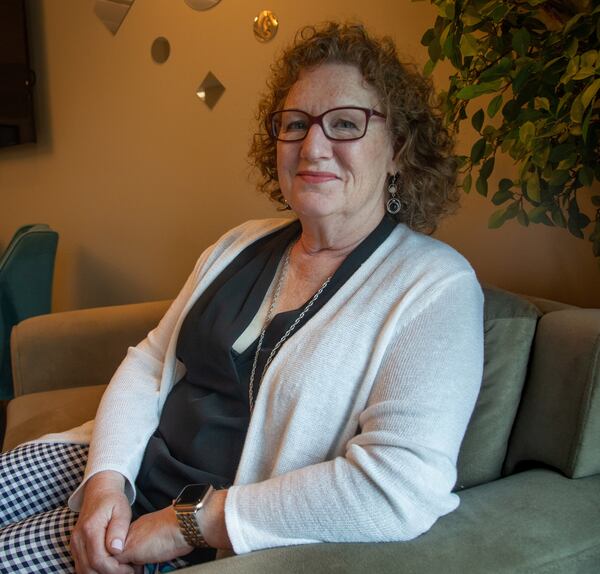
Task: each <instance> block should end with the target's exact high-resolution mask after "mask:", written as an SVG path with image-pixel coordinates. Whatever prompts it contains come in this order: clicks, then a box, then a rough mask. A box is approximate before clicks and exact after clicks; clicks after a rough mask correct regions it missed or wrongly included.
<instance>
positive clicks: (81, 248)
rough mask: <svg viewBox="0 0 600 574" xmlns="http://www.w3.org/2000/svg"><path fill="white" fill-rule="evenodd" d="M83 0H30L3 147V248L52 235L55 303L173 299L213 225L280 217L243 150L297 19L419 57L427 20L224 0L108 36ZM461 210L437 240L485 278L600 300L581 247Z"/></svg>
mask: <svg viewBox="0 0 600 574" xmlns="http://www.w3.org/2000/svg"><path fill="white" fill-rule="evenodd" d="M93 4H94V3H93V1H92V0H60V1H55V0H33V1H31V2H30V20H31V23H30V36H31V43H32V44H33V59H34V66H35V69H36V71H37V75H38V78H39V84H38V98H37V102H38V108H37V112H38V118H39V143H38V144H37V145H32V146H20V147H17V148H12V149H1V150H0V218H1V219H0V246H5V245H6V243H7V242H8V240H9V239H10V237H11V235H12V233H13V232H14V230H15V229H16V228H17V227H18V226H19V225H22V224H25V223H32V222H47V223H49V224H50V225H51V226H52V227H54V228H55V229H57V230H58V231H59V232H60V243H59V251H58V256H57V263H56V275H55V288H54V309H55V310H62V309H71V308H78V307H88V306H95V305H106V304H116V303H125V302H133V301H142V300H152V299H157V298H166V297H172V296H174V295H175V293H176V292H177V289H178V287H179V286H180V285H181V283H182V282H183V281H184V279H185V277H186V276H187V274H188V272H189V271H190V270H191V267H192V266H193V263H194V261H195V259H196V257H197V256H198V254H199V253H200V252H201V250H202V249H203V248H204V247H206V246H207V245H208V244H209V243H211V242H212V241H214V240H215V239H216V238H217V237H218V236H219V235H220V234H221V233H222V232H223V231H225V230H226V229H228V228H230V227H231V226H233V225H235V224H237V223H239V222H241V221H244V220H246V219H248V218H256V217H264V216H271V215H274V214H276V212H275V211H274V209H273V207H272V206H270V204H269V203H268V202H267V201H266V200H265V199H263V198H262V197H259V196H258V195H257V194H256V192H255V191H254V190H253V186H252V184H251V182H250V180H249V168H248V165H247V161H246V149H247V146H248V141H249V139H250V135H251V133H252V117H253V113H254V106H255V102H256V99H257V93H258V92H259V91H260V90H261V89H262V86H263V85H264V81H265V78H266V74H267V70H268V65H269V62H270V61H271V60H272V58H273V56H274V55H275V54H276V53H277V51H278V50H279V49H280V48H281V47H282V46H283V45H284V44H285V43H286V41H287V40H289V39H290V38H291V36H292V35H293V33H294V31H295V30H296V29H297V27H298V26H300V25H301V24H305V23H308V22H310V21H319V20H322V19H326V18H352V17H355V18H356V17H358V18H361V19H362V20H363V21H364V22H365V23H366V24H367V25H368V26H370V27H371V28H372V29H374V30H376V31H377V32H378V33H387V34H391V35H392V36H394V37H395V38H396V40H397V43H398V46H399V48H400V50H401V52H403V53H404V54H406V55H408V56H410V57H411V58H413V59H415V60H416V61H418V62H421V63H423V62H424V59H425V52H424V50H423V48H422V47H421V46H420V44H419V39H420V36H421V34H422V32H423V31H424V30H425V29H426V28H427V27H428V25H429V24H430V23H431V22H432V21H433V19H434V17H435V11H434V9H433V8H432V7H431V6H430V5H429V3H426V2H418V3H413V2H410V1H409V0H398V1H396V2H390V1H389V0H370V1H369V2H365V1H364V0H303V1H302V2H291V1H289V0H273V1H271V2H269V3H265V2H258V1H255V0H223V1H222V2H221V4H219V5H218V6H217V7H216V8H214V9H212V10H210V11H207V12H194V11H192V10H190V9H189V8H188V7H187V6H186V5H185V4H184V2H183V0H178V1H176V0H137V1H136V2H135V4H134V6H133V8H132V9H131V11H130V13H129V16H128V17H127V19H126V20H125V22H124V24H123V26H122V27H121V30H120V31H119V33H118V34H117V35H116V36H115V37H113V36H112V35H111V34H110V33H109V32H108V31H107V30H106V29H105V28H104V26H103V25H102V24H101V23H100V22H99V20H98V19H97V18H96V17H95V15H94V13H93ZM264 8H270V9H272V10H274V11H275V13H276V14H277V16H278V17H279V19H280V22H281V27H280V32H279V34H278V36H277V37H276V39H275V40H274V41H273V42H271V43H268V44H260V43H258V42H257V41H256V40H255V39H254V37H253V35H252V20H253V17H254V16H255V14H256V13H258V11H259V10H261V9H264ZM157 36H165V37H167V38H168V39H169V40H170V42H171V47H172V51H171V58H170V59H169V61H168V62H167V63H166V64H164V65H157V64H155V63H154V62H153V61H152V60H151V58H150V45H151V43H152V41H153V40H154V38H155V37H157ZM209 70H211V71H212V72H213V73H214V74H215V75H216V76H217V77H218V78H219V79H220V80H221V81H222V82H223V83H224V84H225V86H226V88H227V91H226V92H225V95H224V97H223V98H222V99H221V101H220V102H219V103H218V104H217V106H216V107H215V108H214V110H212V111H209V110H208V109H207V108H206V107H205V106H204V104H203V103H201V102H200V101H199V100H197V98H196V97H195V95H194V92H195V89H196V87H197V85H198V84H199V82H200V81H201V80H202V79H203V78H204V76H205V74H206V73H207V72H208V71H209ZM441 81H443V78H442V76H441V74H439V75H438V78H437V83H438V85H440V84H441ZM462 138H463V141H462V142H461V145H462V146H464V147H466V148H468V146H469V143H470V142H469V138H470V136H469V134H464V135H463V136H462ZM511 169H512V168H511V167H510V166H506V173H510V170H511ZM463 205H464V207H463V209H462V211H461V212H460V214H459V215H457V216H455V217H454V218H452V219H451V220H448V221H447V223H445V224H444V225H443V226H442V228H441V229H440V231H439V232H438V236H439V237H440V238H442V239H444V240H445V241H447V242H449V243H450V244H452V245H454V246H455V247H456V248H457V249H459V250H460V251H461V252H462V253H463V254H464V255H465V256H466V257H467V258H468V259H469V260H470V261H471V262H472V264H473V265H474V267H475V268H476V270H477V272H478V274H479V276H480V278H481V279H482V280H483V281H487V282H492V283H495V284H497V285H499V286H502V287H505V288H508V289H513V290H517V291H521V292H528V293H532V294H536V295H540V296H546V297H552V298H558V299H562V300H565V301H569V302H573V303H576V304H581V305H587V306H600V271H599V269H598V267H597V266H596V262H595V261H594V258H593V257H592V255H591V250H590V246H589V242H587V241H585V242H584V241H579V240H576V239H574V238H571V237H569V236H568V235H567V234H566V233H565V232H564V231H558V230H556V229H548V228H543V227H535V228H529V229H524V228H520V227H519V226H518V225H517V224H514V223H510V224H508V225H506V226H505V228H503V229H501V230H499V231H491V230H488V229H487V228H486V222H487V218H488V216H489V214H490V213H491V211H493V209H494V207H493V206H492V205H491V204H490V203H489V202H486V201H485V200H483V199H482V198H480V197H477V196H476V195H471V196H468V197H465V199H464V200H463Z"/></svg>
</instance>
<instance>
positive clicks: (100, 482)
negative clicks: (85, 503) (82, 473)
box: [85, 470, 125, 492]
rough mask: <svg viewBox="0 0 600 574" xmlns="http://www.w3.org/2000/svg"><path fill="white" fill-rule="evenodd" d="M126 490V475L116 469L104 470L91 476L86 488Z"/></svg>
mask: <svg viewBox="0 0 600 574" xmlns="http://www.w3.org/2000/svg"><path fill="white" fill-rule="evenodd" d="M92 488H93V489H100V490H119V491H120V492H123V491H124V490H125V477H124V476H123V475H122V474H121V473H120V472H117V471H116V470H102V471H100V472H97V473H96V474H94V475H92V476H90V478H88V480H87V482H86V484H85V490H86V491H87V490H88V489H92Z"/></svg>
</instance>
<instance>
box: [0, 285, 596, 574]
mask: <svg viewBox="0 0 600 574" xmlns="http://www.w3.org/2000/svg"><path fill="white" fill-rule="evenodd" d="M484 292H485V367H484V377H483V382H482V387H481V392H480V395H479V398H478V401H477V405H476V407H475V411H474V413H473V416H472V418H471V421H470V423H469V427H468V429H467V433H466V435H465V438H464V441H463V444H462V447H461V451H460V456H459V461H458V480H457V483H456V491H457V492H458V493H459V495H460V498H461V504H460V506H459V508H458V509H457V510H456V511H454V512H453V513H451V514H449V515H447V516H444V517H442V518H440V519H439V520H438V521H437V522H436V524H435V525H434V526H433V527H432V529H431V530H430V531H429V532H427V533H426V534H423V535H422V536H420V537H418V538H416V539H414V540H412V541H409V542H394V543H383V544H382V543H379V544H376V543H363V544H329V543H328V544H316V545H302V546H294V547H286V548H274V549H270V550H263V551H259V552H253V553H250V554H246V555H241V556H232V557H228V558H224V559H221V560H217V561H215V562H212V563H208V564H203V565H198V566H194V567H190V568H188V569H185V570H184V572H189V573H197V574H228V573H230V572H236V573H239V572H244V574H258V573H261V574H265V573H278V574H279V573H281V572H286V573H290V574H300V573H303V574H304V573H315V572H318V573H321V572H326V573H330V572H331V573H334V572H335V573H338V572H339V573H355V572H356V573H358V572H360V573H364V572H373V573H383V574H385V573H394V574H405V573H406V574H408V573H444V574H454V573H457V574H458V573H460V574H473V573H475V574H476V573H480V572H481V573H484V572H485V573H509V572H510V573H514V572H535V573H542V572H543V573H546V572H548V573H568V574H572V573H581V574H584V573H585V574H592V573H594V574H597V573H598V572H600V309H582V308H578V307H573V306H569V305H564V304H561V303H558V302H553V301H549V300H544V299H537V298H531V297H523V296H518V295H515V294H512V293H508V292H506V291H501V290H499V289H495V288H492V287H486V288H485V289H484ZM168 304H169V302H168V301H161V302H153V303H140V304H132V305H123V306H116V307H104V308H98V309H87V310H80V311H69V312H63V313H55V314H51V315H44V316H39V317H34V318H31V319H27V320H26V321H23V322H22V323H20V324H19V325H17V326H16V327H15V328H14V329H13V333H12V339H11V351H12V366H13V379H14V388H15V395H16V398H15V399H13V400H12V401H11V402H10V403H9V404H8V408H7V428H6V434H5V438H4V444H3V449H4V450H6V449H9V448H12V447H14V446H15V445H17V444H20V443H22V442H24V441H26V440H30V439H33V438H35V437H37V436H40V435H41V434H44V433H47V432H57V431H61V430H65V429H67V428H71V427H73V426H76V425H79V424H81V423H82V422H84V421H86V420H88V419H91V418H93V416H94V412H95V409H96V406H97V404H98V401H99V399H100V397H101V395H102V392H103V389H104V386H105V384H106V382H107V381H108V380H109V378H110V375H111V373H112V372H113V371H114V369H115V368H116V367H117V365H118V364H119V362H120V361H121V359H122V357H123V356H124V354H125V351H126V348H127V346H128V345H131V344H135V343H136V342H137V341H139V340H140V339H141V338H142V337H143V336H144V335H145V333H146V332H147V331H148V330H150V329H151V328H152V326H153V325H154V324H156V322H157V321H158V319H159V318H160V317H161V315H162V314H163V313H164V311H165V310H166V308H167V306H168Z"/></svg>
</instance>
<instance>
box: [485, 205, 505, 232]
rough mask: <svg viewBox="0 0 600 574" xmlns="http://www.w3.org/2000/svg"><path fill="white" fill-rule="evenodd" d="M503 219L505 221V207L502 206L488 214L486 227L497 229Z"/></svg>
mask: <svg viewBox="0 0 600 574" xmlns="http://www.w3.org/2000/svg"><path fill="white" fill-rule="evenodd" d="M505 221H506V208H505V207H503V208H501V209H498V210H496V211H494V213H492V215H490V218H489V220H488V227H489V228H490V229H498V228H499V227H501V226H502V224H503V223H504V222H505Z"/></svg>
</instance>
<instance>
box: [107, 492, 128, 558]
mask: <svg viewBox="0 0 600 574" xmlns="http://www.w3.org/2000/svg"><path fill="white" fill-rule="evenodd" d="M130 524H131V508H130V507H129V505H128V504H127V505H117V506H115V508H114V509H113V514H112V517H111V519H110V522H109V523H108V528H107V529H106V536H105V539H104V544H105V546H106V550H107V551H108V552H110V553H111V554H120V553H121V552H122V551H123V548H124V547H125V539H126V538H127V533H128V532H129V525H130Z"/></svg>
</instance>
